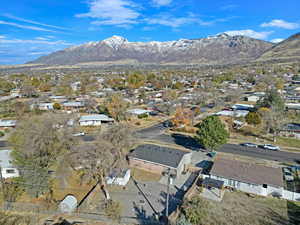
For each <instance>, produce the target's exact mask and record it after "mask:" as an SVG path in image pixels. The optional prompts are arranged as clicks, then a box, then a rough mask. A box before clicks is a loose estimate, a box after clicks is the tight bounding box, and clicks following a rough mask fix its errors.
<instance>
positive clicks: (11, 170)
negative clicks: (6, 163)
mask: <svg viewBox="0 0 300 225" xmlns="http://www.w3.org/2000/svg"><path fill="white" fill-rule="evenodd" d="M6 173H8V174H12V173H15V170H13V169H9V170H6Z"/></svg>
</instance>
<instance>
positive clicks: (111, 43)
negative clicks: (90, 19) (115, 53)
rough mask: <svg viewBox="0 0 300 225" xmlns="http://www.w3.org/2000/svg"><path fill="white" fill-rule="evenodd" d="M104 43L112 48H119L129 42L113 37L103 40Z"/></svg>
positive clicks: (119, 37) (122, 38)
mask: <svg viewBox="0 0 300 225" xmlns="http://www.w3.org/2000/svg"><path fill="white" fill-rule="evenodd" d="M103 42H104V43H105V44H107V45H109V46H110V47H112V48H118V47H119V46H120V45H122V44H124V43H128V40H127V39H126V38H124V37H121V36H117V35H113V36H112V37H110V38H107V39H105V40H103Z"/></svg>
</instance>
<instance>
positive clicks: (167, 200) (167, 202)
mask: <svg viewBox="0 0 300 225" xmlns="http://www.w3.org/2000/svg"><path fill="white" fill-rule="evenodd" d="M167 176H168V187H167V199H166V218H168V216H169V197H170V169H168V172H167Z"/></svg>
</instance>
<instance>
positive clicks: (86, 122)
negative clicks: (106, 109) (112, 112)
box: [79, 114, 114, 126]
mask: <svg viewBox="0 0 300 225" xmlns="http://www.w3.org/2000/svg"><path fill="white" fill-rule="evenodd" d="M112 122H114V119H112V118H110V117H108V116H107V115H104V114H91V115H85V116H81V117H80V119H79V125H80V126H101V124H102V123H112Z"/></svg>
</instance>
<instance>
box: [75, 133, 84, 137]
mask: <svg viewBox="0 0 300 225" xmlns="http://www.w3.org/2000/svg"><path fill="white" fill-rule="evenodd" d="M84 135H85V133H84V132H79V133H76V134H73V137H79V136H84Z"/></svg>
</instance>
